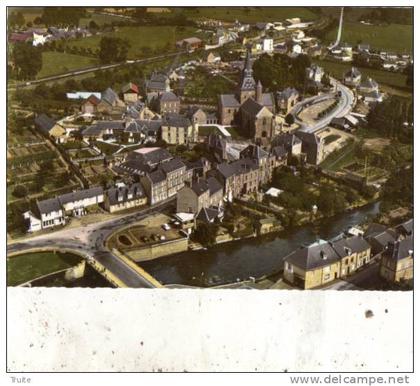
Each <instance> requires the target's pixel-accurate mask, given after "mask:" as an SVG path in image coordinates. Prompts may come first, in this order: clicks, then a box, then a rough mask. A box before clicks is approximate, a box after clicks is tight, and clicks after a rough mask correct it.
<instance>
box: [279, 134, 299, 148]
mask: <svg viewBox="0 0 420 386" xmlns="http://www.w3.org/2000/svg"><path fill="white" fill-rule="evenodd" d="M275 142H276V144H278V145H284V146H285V147H286V149H290V148H292V147H293V146H294V145H297V144H299V143H302V140H301V139H300V138H299V137H297V136H296V135H294V134H289V133H285V134H282V135H279V136H278V137H276V139H275Z"/></svg>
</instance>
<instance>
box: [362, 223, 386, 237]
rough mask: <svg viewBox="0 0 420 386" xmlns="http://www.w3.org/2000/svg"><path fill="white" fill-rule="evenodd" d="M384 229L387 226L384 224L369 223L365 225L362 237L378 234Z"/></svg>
mask: <svg viewBox="0 0 420 386" xmlns="http://www.w3.org/2000/svg"><path fill="white" fill-rule="evenodd" d="M386 229H387V227H386V226H385V225H382V224H376V223H371V224H369V226H368V227H367V229H366V232H365V233H364V237H374V236H377V235H378V234H380V233H382V232H384V231H386Z"/></svg>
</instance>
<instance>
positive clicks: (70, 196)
mask: <svg viewBox="0 0 420 386" xmlns="http://www.w3.org/2000/svg"><path fill="white" fill-rule="evenodd" d="M103 193H104V189H103V188H102V187H101V186H96V187H93V188H89V189H83V190H77V191H75V192H72V193H65V194H62V195H60V196H58V200H59V201H60V203H61V205H65V204H67V203H69V202H74V201H79V200H84V199H86V198H91V197H97V196H99V195H101V194H103Z"/></svg>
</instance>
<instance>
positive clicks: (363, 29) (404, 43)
mask: <svg viewBox="0 0 420 386" xmlns="http://www.w3.org/2000/svg"><path fill="white" fill-rule="evenodd" d="M336 36H337V31H336V30H335V29H334V30H332V31H330V32H329V33H328V34H327V36H326V38H325V43H330V42H333V41H335V39H336ZM341 40H342V41H345V42H348V43H350V44H352V45H357V44H358V43H360V42H363V43H367V44H370V46H371V47H372V48H373V49H376V50H387V51H395V52H398V53H410V54H411V53H412V52H413V26H411V25H401V24H388V25H365V24H361V23H355V22H347V23H346V22H345V23H344V26H343V31H342V36H341Z"/></svg>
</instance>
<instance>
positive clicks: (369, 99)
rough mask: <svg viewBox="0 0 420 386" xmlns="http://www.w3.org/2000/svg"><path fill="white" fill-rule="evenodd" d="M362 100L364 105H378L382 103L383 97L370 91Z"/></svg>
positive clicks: (376, 92) (377, 92)
mask: <svg viewBox="0 0 420 386" xmlns="http://www.w3.org/2000/svg"><path fill="white" fill-rule="evenodd" d="M363 99H364V101H365V102H366V103H380V102H382V101H383V96H382V94H381V93H380V92H379V91H372V92H369V93H365V94H364V96H363Z"/></svg>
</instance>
